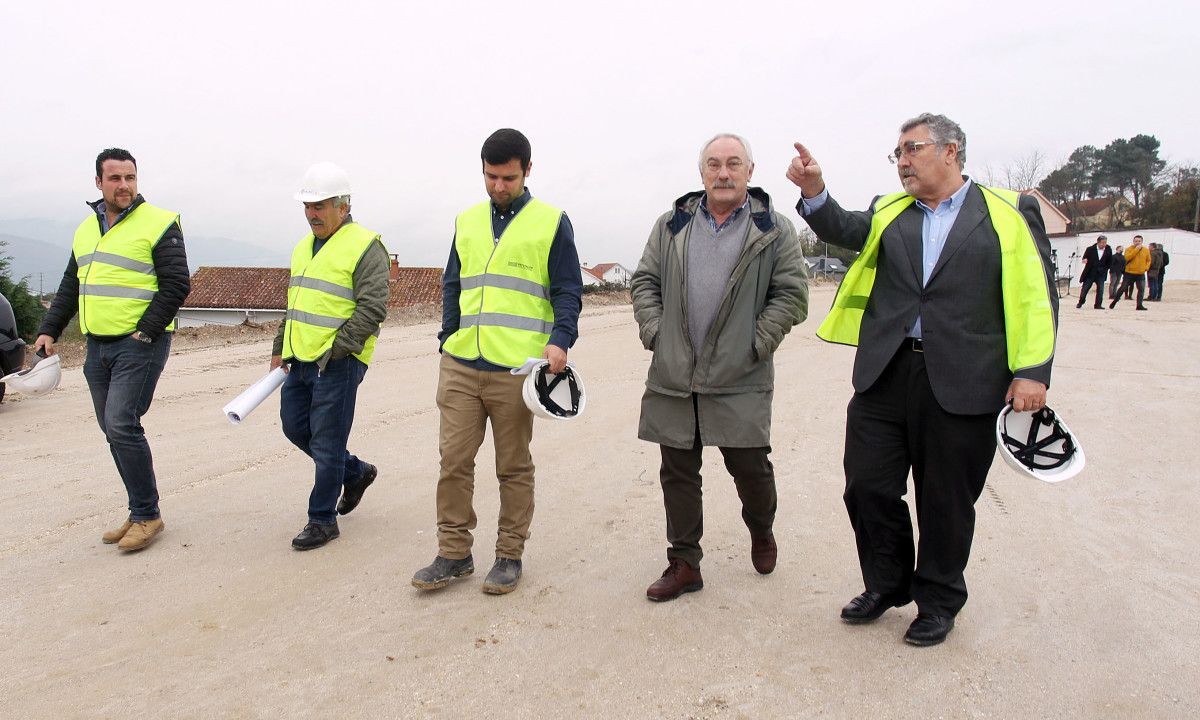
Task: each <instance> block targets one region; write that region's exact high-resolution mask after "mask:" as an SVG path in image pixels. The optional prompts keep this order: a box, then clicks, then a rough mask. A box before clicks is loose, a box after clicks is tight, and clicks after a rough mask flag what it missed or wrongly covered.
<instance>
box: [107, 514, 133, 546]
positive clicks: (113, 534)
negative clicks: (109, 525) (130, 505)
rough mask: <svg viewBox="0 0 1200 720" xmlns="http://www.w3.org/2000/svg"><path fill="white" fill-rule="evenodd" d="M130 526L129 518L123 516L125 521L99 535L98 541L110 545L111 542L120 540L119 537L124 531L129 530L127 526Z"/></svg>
mask: <svg viewBox="0 0 1200 720" xmlns="http://www.w3.org/2000/svg"><path fill="white" fill-rule="evenodd" d="M131 527H133V521H132V520H130V519H129V518H125V522H124V523H122V524H121V527H119V528H117V529H115V530H109V531H108V532H106V533H104V534H103V535H101V536H100V542H102V543H104V544H105V545H112V544H113V543H115V542H118V541H120V539H121V538H123V537H125V533H127V532H129V528H131Z"/></svg>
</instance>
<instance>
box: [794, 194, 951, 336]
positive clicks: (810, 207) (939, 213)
mask: <svg viewBox="0 0 1200 720" xmlns="http://www.w3.org/2000/svg"><path fill="white" fill-rule="evenodd" d="M963 179H964V180H966V182H964V183H963V185H962V187H960V188H959V189H958V190H957V191H956V192H955V193H954V194H953V195H951V196H950V197H949V198H947V199H946V200H943V201H942V202H941V203H939V204H938V206H937V207H936V208H930V207H929V206H928V205H926V204H925V203H923V202H921V201H920V200H918V201H917V203H916V205H917V207H918V208H920V209H921V214H922V215H924V217H923V218H922V220H921V270H922V273H923V275H922V278H921V284H922V285H924V284H925V283H927V282H929V276H930V275H932V274H933V268H934V267H936V266H937V261H938V258H940V257H941V256H942V248H943V247H945V246H946V237H947V236H949V235H950V229H951V228H952V227H954V221H955V220H957V219H958V211H959V210H962V204H963V201H965V200H966V199H967V191H968V190H970V188H971V179H970V178H967V177H964V178H963ZM828 199H829V190H828V189H826V190H822V191H821V194H820V195H817V196H816V197H811V198H806V197H801V198H800V201H801V203H802V204H803V206H804V214H805V215H811V214H812V213H814V212H816V211H817V210H820V209H821V207H822V206H823V205H825V201H826V200H828ZM909 337H915V338H919V337H921V317H920V316H919V315H918V316H917V321H916V322H915V323H913V328H912V332H910V333H909Z"/></svg>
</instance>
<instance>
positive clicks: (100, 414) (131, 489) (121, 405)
mask: <svg viewBox="0 0 1200 720" xmlns="http://www.w3.org/2000/svg"><path fill="white" fill-rule="evenodd" d="M170 354H171V333H163V334H162V335H160V336H159V338H158V339H157V340H155V341H154V342H153V343H144V342H139V341H138V340H134V339H133V338H132V337H127V338H123V339H121V340H117V341H115V342H100V341H99V340H96V339H94V338H92V337H88V341H87V360H85V361H84V363H83V376H84V377H85V378H87V382H88V389H89V390H91V392H92V405H94V406H95V408H96V422H98V423H99V424H100V429H101V430H103V431H104V437H105V438H106V439H107V440H108V449H109V450H110V451H111V452H112V456H113V460H114V461H115V462H116V464H117V472H118V473H120V475H121V481H122V482H124V483H125V492H126V493H127V494H128V495H129V519H130V520H133V521H134V522H141V521H143V520H153V519H155V518H157V517H158V483H157V481H156V480H155V478H154V458H153V457H151V455H150V444H149V443H147V442H146V431H145V430H143V429H142V422H141V420H142V416H143V415H145V414H146V411H147V410H149V409H150V401H151V400H153V399H154V388H155V386H156V385H157V384H158V376H159V375H161V374H162V371H163V367H164V366H165V365H166V364H167V356H168V355H170Z"/></svg>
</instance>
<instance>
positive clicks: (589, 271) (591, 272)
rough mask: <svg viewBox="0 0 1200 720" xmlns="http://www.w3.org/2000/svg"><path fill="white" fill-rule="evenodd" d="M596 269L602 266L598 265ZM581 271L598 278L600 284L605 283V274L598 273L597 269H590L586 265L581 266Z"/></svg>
mask: <svg viewBox="0 0 1200 720" xmlns="http://www.w3.org/2000/svg"><path fill="white" fill-rule="evenodd" d="M596 267H600V266H599V265H597V266H596ZM579 269H580V270H582V271H584V272H585V273H587V274H588V275H591V276H592V277H594V278H596V279H597V280H599V281H600V282H604V273H602V272H599V271H597V270H596V268H590V267H587V266H586V265H580V266H579Z"/></svg>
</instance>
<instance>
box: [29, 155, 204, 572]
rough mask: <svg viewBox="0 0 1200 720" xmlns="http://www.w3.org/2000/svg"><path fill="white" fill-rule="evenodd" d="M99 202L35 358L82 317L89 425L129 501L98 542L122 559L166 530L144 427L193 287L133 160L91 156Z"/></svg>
mask: <svg viewBox="0 0 1200 720" xmlns="http://www.w3.org/2000/svg"><path fill="white" fill-rule="evenodd" d="M96 189H97V190H99V191H100V194H101V195H102V198H101V199H100V200H97V201H96V202H94V203H89V205H91V208H92V213H91V214H89V215H88V217H87V218H86V219H85V220H84V221H83V222H82V223H80V225H79V227H78V228H77V229H76V230H75V239H74V241H73V243H72V246H71V257H70V259H69V260H68V261H67V270H66V272H65V273H63V279H62V282H61V284H60V285H59V286H58V293H57V294H56V295H55V296H54V302H53V303H52V304H51V305H50V310H49V312H47V313H46V317H45V318H44V319H43V320H42V324H41V327H40V328H38V337H37V340H36V341H35V342H34V350H35V351H41V352H43V353H44V354H46V355H53V354H54V352H55V349H54V343H55V342H56V341H57V340H58V338H59V336H60V335H61V334H62V331H63V330H64V329H65V328H66V326H67V323H69V322H70V320H71V318H72V317H74V316H75V313H76V312H78V313H79V329H80V331H81V332H83V334H84V335H85V336H86V337H87V359H86V360H85V361H84V365H83V375H84V377H85V378H87V383H88V390H89V391H91V394H92V404H93V405H94V406H95V408H96V421H97V422H98V423H99V424H100V429H101V430H102V431H103V432H104V437H105V439H107V440H108V447H109V450H110V451H111V452H112V456H113V460H114V461H115V463H116V466H117V472H118V473H120V475H121V481H122V482H123V483H124V484H125V492H126V494H127V495H128V497H129V517H128V518H126V520H125V521H124V522H123V523H121V524H120V525H119V526H118V527H116V528H114V529H112V530H109V531H108V532H105V533H104V534H103V535H101V540H102V541H103V542H104V543H106V544H110V545H111V544H116V545H117V547H118V548H120V549H121V550H141V549H142V548H144V547H146V546H147V545H149V544H150V543H151V542H152V541H153V540H154V538H155V537H157V536H158V535H159V534H160V533H161V532H162V531H163V530H164V529H165V527H166V526H165V525H164V524H163V520H162V515H161V513H160V511H159V507H158V479H157V477H156V476H155V474H154V458H153V457H152V455H151V453H150V444H149V443H147V442H146V431H145V430H144V429H143V428H142V423H141V419H142V416H143V415H145V414H146V411H148V410H149V409H150V402H151V401H152V400H153V399H154V390H155V388H156V387H157V385H158V378H159V376H160V375H161V374H162V371H163V368H164V367H165V366H166V364H167V356H168V355H170V354H171V336H172V334H173V331H174V330H175V313H177V312H178V311H179V306H180V305H182V304H183V301H184V300H185V299H187V295H188V290H189V289H190V287H191V281H190V279H189V277H188V266H187V253H186V251H185V250H184V247H183V229H182V228H181V227H180V224H179V214H178V213H175V212H172V211H170V210H164V209H162V208H159V207H155V206H153V205H151V204H149V203H147V202H146V200H145V198H143V197H142V196H141V194H140V193H138V169H137V160H135V159H134V157H133V155H131V154H130V153H129V151H128V150H123V149H121V148H109V149H107V150H104V151H103V152H101V153H100V154H99V155H98V156H97V157H96Z"/></svg>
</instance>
